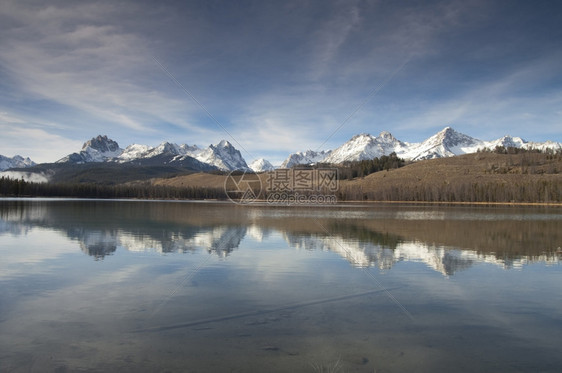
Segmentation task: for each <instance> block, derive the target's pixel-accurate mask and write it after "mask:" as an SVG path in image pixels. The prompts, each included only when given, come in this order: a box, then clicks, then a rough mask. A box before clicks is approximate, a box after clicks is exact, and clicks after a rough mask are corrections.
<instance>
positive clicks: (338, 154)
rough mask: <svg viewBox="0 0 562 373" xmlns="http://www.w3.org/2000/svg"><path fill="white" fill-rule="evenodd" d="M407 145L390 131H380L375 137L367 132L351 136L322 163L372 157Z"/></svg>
mask: <svg viewBox="0 0 562 373" xmlns="http://www.w3.org/2000/svg"><path fill="white" fill-rule="evenodd" d="M406 148H407V145H406V144H405V143H403V142H401V141H399V140H397V139H396V138H395V137H394V136H392V134H390V132H386V131H384V132H381V133H380V134H379V135H378V136H377V137H374V136H372V135H369V134H366V133H364V134H360V135H356V136H353V137H352V138H351V140H349V141H348V142H346V143H345V144H343V145H342V146H340V147H339V148H337V149H335V150H334V151H333V152H332V153H331V154H330V155H329V156H328V157H326V158H324V159H323V160H322V162H323V163H343V162H346V161H362V160H367V159H373V158H376V157H380V156H382V155H388V154H390V153H392V152H396V153H398V152H403V151H404V150H405V149H406Z"/></svg>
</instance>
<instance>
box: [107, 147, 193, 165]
mask: <svg viewBox="0 0 562 373" xmlns="http://www.w3.org/2000/svg"><path fill="white" fill-rule="evenodd" d="M201 152H202V149H200V148H199V147H197V145H192V146H189V145H186V144H182V145H177V144H172V143H169V142H163V143H161V144H160V145H158V146H156V147H151V146H148V145H139V144H132V145H129V146H127V147H126V148H125V150H124V151H123V153H121V154H120V155H119V156H118V157H117V159H116V161H117V162H120V163H123V162H130V161H134V160H139V159H146V158H152V157H155V156H159V155H163V154H164V155H173V156H178V155H179V156H184V155H189V156H192V157H195V156H196V155H197V154H199V153H201Z"/></svg>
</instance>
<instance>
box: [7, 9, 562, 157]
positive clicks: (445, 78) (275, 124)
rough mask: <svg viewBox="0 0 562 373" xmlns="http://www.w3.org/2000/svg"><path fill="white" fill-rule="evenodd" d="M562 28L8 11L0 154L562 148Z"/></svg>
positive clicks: (308, 12)
mask: <svg viewBox="0 0 562 373" xmlns="http://www.w3.org/2000/svg"><path fill="white" fill-rule="evenodd" d="M561 24H562V3H560V2H556V1H537V2H531V1H517V0H511V1H507V0H506V1H493V0H491V1H490V0H487V1H465V0H464V1H425V2H419V1H354V0H347V1H302V0H301V1H255V2H252V1H162V2H155V1H146V2H145V1H21V0H2V2H1V4H0V133H1V135H0V154H3V155H7V156H13V155H15V154H20V155H23V156H30V157H31V158H32V159H33V160H35V161H37V162H49V161H56V160H57V159H59V158H61V157H63V156H65V155H66V154H68V153H71V152H74V151H77V150H78V149H80V147H81V145H82V143H83V142H84V141H86V140H88V139H89V138H91V137H94V136H97V135H98V134H106V135H108V136H109V137H110V138H112V139H114V140H116V141H117V142H118V143H119V144H120V145H121V146H122V147H125V146H127V145H129V144H132V143H139V144H147V145H157V144H158V143H160V142H162V141H170V142H176V143H187V144H190V145H192V144H198V145H200V146H207V145H209V144H211V143H217V142H219V141H220V140H221V139H226V140H229V141H230V142H232V143H233V144H234V145H235V146H236V147H237V148H239V149H240V150H242V153H243V156H244V157H245V158H246V160H247V161H248V162H250V161H252V160H253V159H254V158H258V157H265V158H266V159H269V160H270V161H272V162H273V163H280V162H281V161H282V160H283V159H284V158H286V156H287V155H288V154H289V153H292V152H295V151H302V150H307V149H313V150H316V149H317V148H318V147H321V148H322V149H330V148H335V147H337V146H339V145H341V144H342V143H343V142H345V141H347V140H348V139H349V138H350V137H352V136H353V135H355V134H358V133H371V134H374V135H376V134H378V133H379V132H381V131H383V130H386V131H390V132H391V133H392V134H393V135H394V136H396V137H397V138H399V139H401V140H403V141H410V142H417V141H421V140H423V139H425V138H427V137H429V136H430V135H432V134H434V133H435V132H437V131H439V130H441V129H442V128H443V127H445V126H448V125H450V126H452V127H453V128H455V129H456V130H458V131H460V132H463V133H466V134H468V135H471V136H474V137H477V138H481V139H485V140H491V139H495V138H499V137H501V136H503V135H506V134H510V135H513V136H521V137H523V138H524V139H526V140H531V141H545V140H554V141H562V27H560V25H561ZM172 77H173V78H172ZM184 89H185V90H184ZM194 98H195V99H196V100H197V101H195V100H194ZM198 103H199V104H198ZM358 108H359V110H357V109H358ZM356 110H357V111H356ZM352 113H354V114H353V115H352V116H351V117H350V115H351V114H352ZM209 114H210V115H209ZM348 117H350V118H349V119H348V120H347V121H346V119H347V118H348ZM217 122H218V123H219V124H220V125H219V124H217ZM344 122H345V124H344V125H343V126H341V125H342V123H344ZM340 126H341V128H340V129H339V130H338V131H337V132H336V133H335V134H333V136H332V137H329V136H330V134H332V133H333V132H334V131H336V129H338V127H340ZM229 134H230V135H231V136H232V137H231V136H230V135H229ZM328 138H329V139H328ZM327 139H328V141H327V142H326V140H327Z"/></svg>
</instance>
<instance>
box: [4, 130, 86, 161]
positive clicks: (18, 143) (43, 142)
mask: <svg viewBox="0 0 562 373" xmlns="http://www.w3.org/2000/svg"><path fill="white" fill-rule="evenodd" d="M0 132H1V133H2V137H1V138H0V154H2V155H5V156H13V155H16V154H18V155H21V156H23V157H30V158H31V159H32V160H33V161H34V162H37V163H42V162H54V161H57V160H59V159H60V158H62V157H64V156H66V155H68V154H69V153H72V152H75V151H77V150H79V149H80V148H81V147H82V142H80V141H75V140H70V139H67V138H65V137H63V136H59V135H55V134H51V133H49V132H47V131H45V130H43V129H40V128H26V127H20V126H18V125H17V124H15V125H14V124H11V123H6V122H0Z"/></svg>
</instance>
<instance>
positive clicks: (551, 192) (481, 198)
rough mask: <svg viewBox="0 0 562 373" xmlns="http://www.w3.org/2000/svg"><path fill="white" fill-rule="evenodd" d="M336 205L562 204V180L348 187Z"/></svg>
mask: <svg viewBox="0 0 562 373" xmlns="http://www.w3.org/2000/svg"><path fill="white" fill-rule="evenodd" d="M338 200H339V201H357V200H363V201H419V202H506V203H549V202H562V180H561V179H558V180H527V181H521V182H514V183H508V182H498V181H495V182H494V181H490V182H483V183H475V182H472V183H445V182H443V183H441V184H436V185H431V184H418V185H390V186H379V187H375V188H369V189H368V190H366V189H363V187H362V186H357V185H356V186H348V187H346V188H343V189H341V190H340V191H339V193H338Z"/></svg>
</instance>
